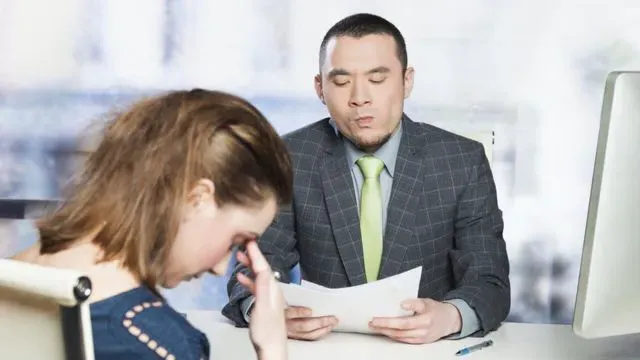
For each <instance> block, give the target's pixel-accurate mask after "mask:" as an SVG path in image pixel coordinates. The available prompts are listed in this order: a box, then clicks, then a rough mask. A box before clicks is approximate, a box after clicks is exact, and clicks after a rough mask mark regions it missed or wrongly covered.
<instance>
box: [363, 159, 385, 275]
mask: <svg viewBox="0 0 640 360" xmlns="http://www.w3.org/2000/svg"><path fill="white" fill-rule="evenodd" d="M357 164H358V167H359V168H360V171H361V172H362V175H363V176H364V184H362V191H361V193H360V233H361V235H362V250H363V255H364V269H365V274H366V276H367V282H371V281H375V280H377V279H378V271H379V269H380V261H381V260H382V192H381V191H380V172H382V169H383V168H384V163H383V162H382V160H380V159H378V158H376V157H373V156H369V155H367V156H363V157H361V158H360V159H359V160H358V161H357Z"/></svg>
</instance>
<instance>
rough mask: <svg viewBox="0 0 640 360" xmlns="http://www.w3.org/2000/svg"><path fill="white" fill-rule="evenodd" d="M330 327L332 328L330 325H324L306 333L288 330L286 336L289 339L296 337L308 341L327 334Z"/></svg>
mask: <svg viewBox="0 0 640 360" xmlns="http://www.w3.org/2000/svg"><path fill="white" fill-rule="evenodd" d="M332 329H333V327H332V326H325V327H323V328H320V329H316V330H313V331H310V332H307V333H295V332H291V331H289V333H288V337H289V338H290V339H296V340H308V341H311V340H318V339H320V338H321V337H323V336H326V335H327V334H329V333H330V332H331V330H332Z"/></svg>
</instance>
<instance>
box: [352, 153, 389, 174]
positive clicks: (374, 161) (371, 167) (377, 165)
mask: <svg viewBox="0 0 640 360" xmlns="http://www.w3.org/2000/svg"><path fill="white" fill-rule="evenodd" d="M356 164H358V167H359V168H360V171H361V172H362V175H363V176H364V178H365V179H378V177H379V176H380V173H381V172H382V169H384V162H382V160H380V159H378V158H377V157H375V156H371V155H366V156H363V157H361V158H360V159H358V161H356Z"/></svg>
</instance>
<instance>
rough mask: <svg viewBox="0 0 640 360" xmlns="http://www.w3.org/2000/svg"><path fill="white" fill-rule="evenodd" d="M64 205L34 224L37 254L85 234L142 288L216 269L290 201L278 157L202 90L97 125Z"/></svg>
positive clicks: (228, 103)
mask: <svg viewBox="0 0 640 360" xmlns="http://www.w3.org/2000/svg"><path fill="white" fill-rule="evenodd" d="M82 170H83V171H82V172H81V174H80V176H79V178H78V179H77V180H76V181H75V182H74V184H73V187H72V188H71V189H70V190H71V191H70V193H69V194H68V195H67V197H66V199H65V202H64V204H63V205H62V206H61V207H60V208H59V209H58V210H57V211H55V212H54V213H52V214H51V215H49V216H47V217H46V218H44V219H42V220H40V221H39V222H38V228H39V231H40V237H41V252H42V253H43V254H47V253H55V252H57V251H60V250H63V249H66V248H68V247H70V246H72V245H73V244H74V242H76V241H78V239H81V238H83V237H87V236H89V235H90V234H92V233H95V234H96V235H95V236H94V237H93V238H92V239H93V240H92V241H93V242H94V243H95V244H96V245H98V246H99V247H100V248H101V250H102V251H103V253H104V256H103V258H102V259H101V260H103V261H109V260H117V261H121V262H122V265H123V266H124V267H125V268H126V269H128V270H129V271H131V272H132V273H133V274H134V275H136V276H137V277H139V279H140V281H141V282H143V283H145V284H147V285H149V286H152V287H153V286H155V285H156V284H158V285H162V286H166V287H174V286H176V285H178V283H179V282H180V281H182V280H185V279H188V278H190V277H194V276H198V275H199V274H201V273H203V272H206V271H212V270H215V271H216V272H218V273H220V272H222V271H224V269H226V264H227V260H228V257H229V254H230V252H231V250H230V249H231V247H232V246H234V245H241V244H242V243H243V242H246V241H247V240H251V239H253V238H255V237H257V236H259V235H260V234H261V233H262V232H263V231H264V230H265V228H266V227H267V226H268V225H269V224H270V223H271V221H272V220H273V217H274V215H275V212H276V209H277V206H278V205H280V204H283V203H288V202H290V201H291V197H292V191H293V190H292V187H293V185H292V170H291V161H290V158H289V155H288V152H287V150H286V148H285V145H284V144H283V142H282V140H281V139H280V138H279V136H278V135H277V133H276V132H275V130H274V129H273V127H272V126H271V125H270V124H269V123H268V121H267V120H266V119H265V118H264V116H263V115H262V114H261V113H260V112H259V111H258V110H257V109H256V108H255V107H253V106H252V105H251V104H249V103H248V102H247V101H245V100H243V99H241V98H238V97H236V96H233V95H230V94H226V93H222V92H215V91H205V90H199V89H196V90H192V91H189V92H186V91H180V92H172V93H169V94H166V95H163V96H159V97H154V98H151V99H147V100H143V101H140V102H138V103H136V104H134V105H133V106H131V107H130V108H128V109H127V110H126V111H125V112H124V113H122V114H120V115H118V116H116V117H115V118H114V119H113V120H111V121H110V122H108V123H107V126H106V128H105V130H104V133H103V137H102V139H101V141H100V143H99V144H98V146H97V148H96V149H95V151H93V152H92V153H91V154H90V155H89V157H88V159H87V161H86V163H85V164H84V167H83V169H82Z"/></svg>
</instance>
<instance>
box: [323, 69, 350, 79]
mask: <svg viewBox="0 0 640 360" xmlns="http://www.w3.org/2000/svg"><path fill="white" fill-rule="evenodd" d="M348 75H351V73H350V72H348V71H347V70H345V69H340V68H336V69H331V71H329V74H327V77H328V78H329V79H333V78H334V77H336V76H348Z"/></svg>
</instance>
